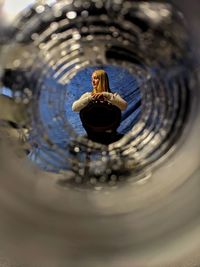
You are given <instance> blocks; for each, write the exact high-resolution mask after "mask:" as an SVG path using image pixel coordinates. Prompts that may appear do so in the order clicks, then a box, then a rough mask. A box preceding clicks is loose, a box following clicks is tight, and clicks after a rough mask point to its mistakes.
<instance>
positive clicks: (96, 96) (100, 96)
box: [92, 93, 104, 101]
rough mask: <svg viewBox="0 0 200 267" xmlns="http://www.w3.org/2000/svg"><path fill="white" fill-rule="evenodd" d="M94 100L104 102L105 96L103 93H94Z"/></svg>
mask: <svg viewBox="0 0 200 267" xmlns="http://www.w3.org/2000/svg"><path fill="white" fill-rule="evenodd" d="M92 99H93V100H100V101H102V100H104V96H103V94H102V93H94V94H92Z"/></svg>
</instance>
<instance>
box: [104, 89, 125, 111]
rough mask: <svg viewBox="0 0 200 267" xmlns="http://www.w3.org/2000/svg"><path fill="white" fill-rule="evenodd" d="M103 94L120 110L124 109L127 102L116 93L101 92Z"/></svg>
mask: <svg viewBox="0 0 200 267" xmlns="http://www.w3.org/2000/svg"><path fill="white" fill-rule="evenodd" d="M103 96H104V97H105V98H106V99H107V100H108V101H109V102H110V103H111V104H112V105H114V106H117V107H118V108H119V109H121V110H125V109H126V108H127V106H128V103H127V102H126V101H125V100H124V99H123V98H122V97H121V96H120V95H119V94H117V93H114V94H113V93H108V92H103Z"/></svg>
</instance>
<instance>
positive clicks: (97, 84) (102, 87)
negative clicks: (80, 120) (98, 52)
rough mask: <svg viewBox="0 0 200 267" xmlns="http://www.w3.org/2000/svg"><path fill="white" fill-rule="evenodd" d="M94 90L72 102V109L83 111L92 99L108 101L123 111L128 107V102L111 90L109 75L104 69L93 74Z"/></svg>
mask: <svg viewBox="0 0 200 267" xmlns="http://www.w3.org/2000/svg"><path fill="white" fill-rule="evenodd" d="M92 86H93V89H92V92H86V93H84V94H83V95H82V96H81V97H80V98H79V99H78V100H76V101H75V102H74V103H73V104H72V110H73V111H75V112H79V111H81V110H82V109H83V108H84V107H86V106H87V105H88V104H89V103H90V102H91V101H95V100H99V101H102V102H104V101H107V102H109V103H111V104H112V105H114V106H116V107H118V108H119V109H120V110H121V111H123V110H125V109H126V108H127V105H128V104H127V102H126V101H125V100H124V99H123V98H122V97H121V96H120V95H119V94H118V93H113V92H111V90H110V86H109V79H108V75H107V73H106V72H105V71H104V70H95V71H94V72H93V74H92Z"/></svg>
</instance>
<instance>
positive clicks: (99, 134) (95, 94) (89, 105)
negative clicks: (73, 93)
mask: <svg viewBox="0 0 200 267" xmlns="http://www.w3.org/2000/svg"><path fill="white" fill-rule="evenodd" d="M92 85H93V89H92V92H86V93H84V94H83V95H82V96H81V97H80V98H79V99H78V100H76V101H75V102H74V103H73V105H72V110H73V111H78V112H80V118H81V121H82V124H83V127H84V129H85V130H86V132H87V136H88V138H89V139H91V140H92V141H96V142H99V143H102V144H110V143H112V142H115V141H117V140H119V139H120V138H121V137H122V134H120V133H117V128H118V127H119V124H120V121H121V111H122V110H125V109H126V108H127V105H128V104H127V102H126V101H125V100H124V99H123V98H122V97H121V96H120V95H119V94H118V93H113V92H112V91H111V89H110V86H109V79H108V75H107V73H106V72H105V71H104V70H96V71H94V72H93V74H92Z"/></svg>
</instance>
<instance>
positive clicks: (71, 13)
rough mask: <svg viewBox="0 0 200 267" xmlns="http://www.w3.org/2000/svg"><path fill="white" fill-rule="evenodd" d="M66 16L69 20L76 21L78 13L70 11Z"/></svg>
mask: <svg viewBox="0 0 200 267" xmlns="http://www.w3.org/2000/svg"><path fill="white" fill-rule="evenodd" d="M66 16H67V18H68V19H75V18H76V16H77V13H76V12H75V11H69V12H67V14H66Z"/></svg>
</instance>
